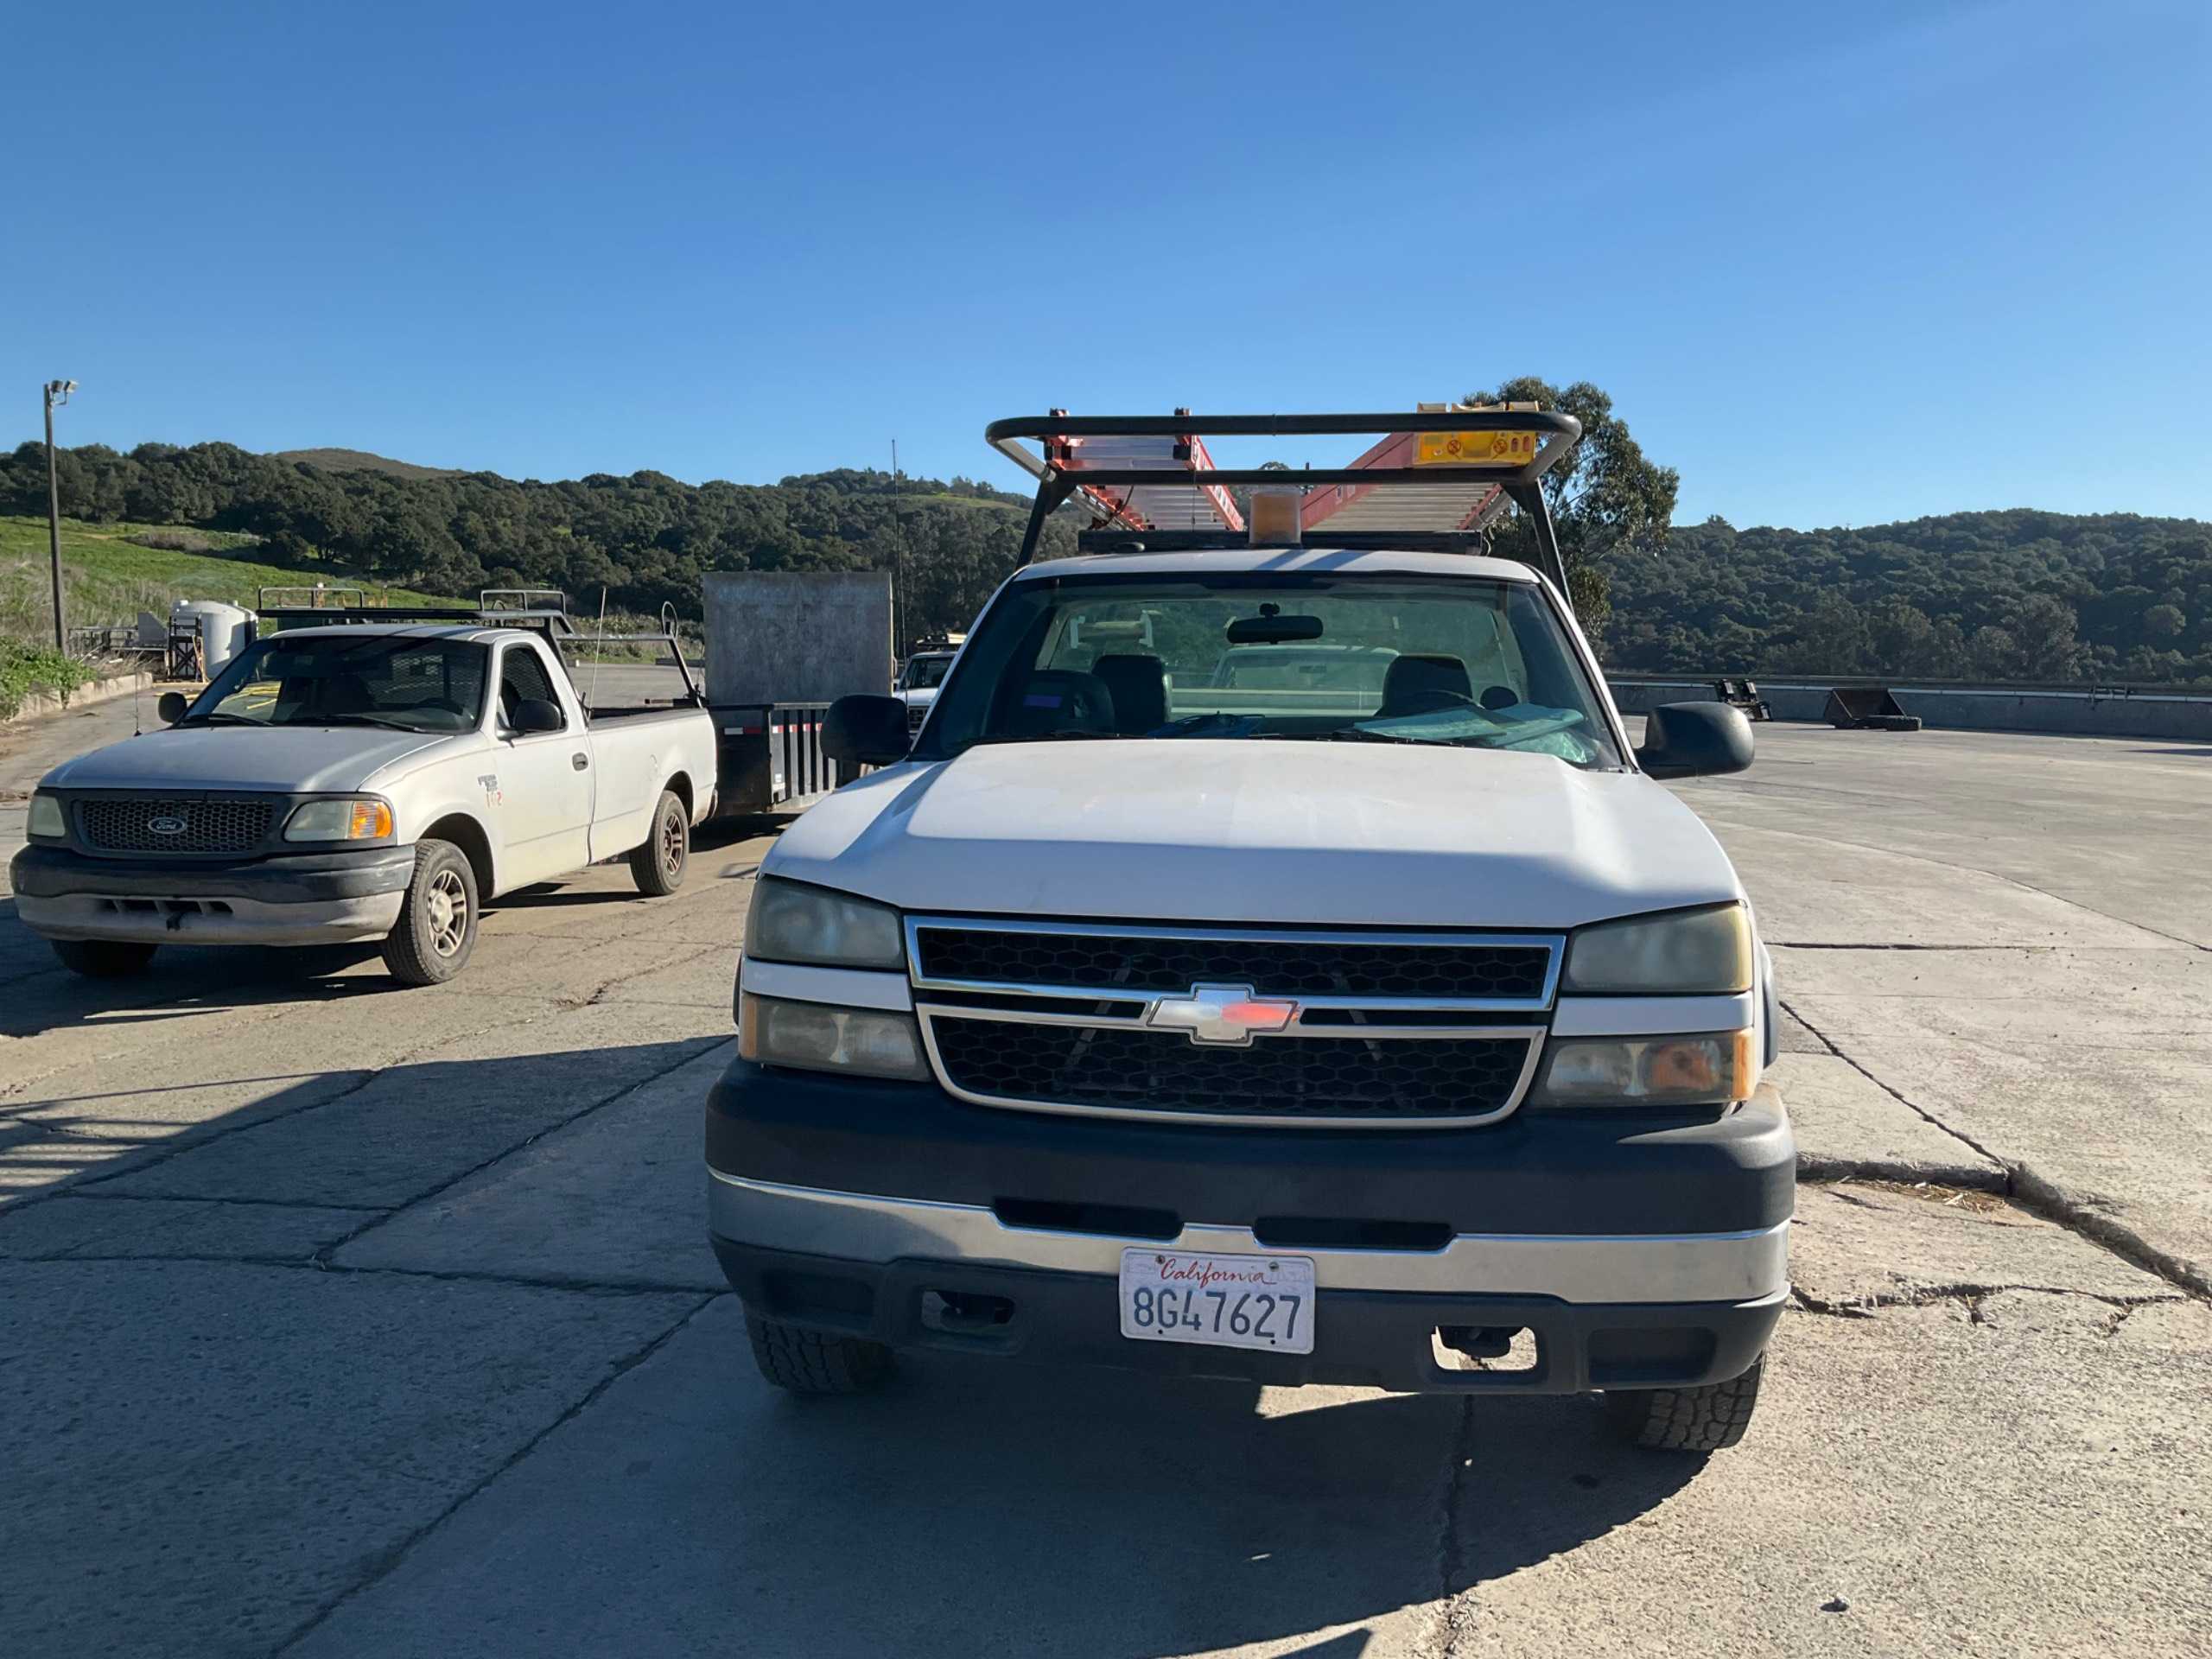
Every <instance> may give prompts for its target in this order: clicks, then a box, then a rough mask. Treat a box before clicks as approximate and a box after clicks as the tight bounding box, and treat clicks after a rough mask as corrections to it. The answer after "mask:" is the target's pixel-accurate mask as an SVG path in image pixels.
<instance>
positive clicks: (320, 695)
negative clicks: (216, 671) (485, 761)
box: [180, 633, 487, 732]
mask: <svg viewBox="0 0 2212 1659" xmlns="http://www.w3.org/2000/svg"><path fill="white" fill-rule="evenodd" d="M486 657H487V652H486V648H485V647H484V646H482V645H476V644H474V643H472V642H469V641H466V640H456V639H423V638H420V637H418V636H414V635H409V634H390V633H365V634H359V635H354V636H340V635H331V634H317V635H314V636H312V637H309V638H305V639H302V638H299V637H297V636H293V637H291V638H287V637H286V636H284V635H283V634H278V635H276V636H275V637H274V638H271V639H262V640H257V641H256V642H255V643H254V644H253V645H249V646H248V647H247V648H246V649H245V651H244V652H241V653H240V654H239V656H238V658H237V660H236V661H234V662H232V664H231V665H230V666H229V667H228V668H226V669H225V670H224V671H223V672H222V674H221V675H220V676H219V677H218V678H217V679H216V680H215V682H214V683H213V684H212V685H210V686H209V687H208V688H207V690H205V691H202V692H201V693H200V696H199V697H198V698H197V699H196V700H194V702H193V705H192V708H191V709H190V710H189V711H188V713H187V714H186V715H185V717H184V719H183V721H181V722H180V723H181V724H183V725H187V726H200V725H212V726H386V727H390V728H392V729H394V730H396V731H404V732H465V731H468V730H470V729H472V728H474V726H475V725H476V723H477V719H478V716H479V715H481V714H482V712H483V709H484V676H485V671H486Z"/></svg>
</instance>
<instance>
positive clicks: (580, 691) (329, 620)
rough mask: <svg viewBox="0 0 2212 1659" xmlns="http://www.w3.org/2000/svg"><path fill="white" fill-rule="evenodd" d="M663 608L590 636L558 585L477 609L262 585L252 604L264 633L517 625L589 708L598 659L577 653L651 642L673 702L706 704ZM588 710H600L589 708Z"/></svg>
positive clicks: (491, 600) (498, 598)
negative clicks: (561, 669)
mask: <svg viewBox="0 0 2212 1659" xmlns="http://www.w3.org/2000/svg"><path fill="white" fill-rule="evenodd" d="M661 612H662V615H661V623H662V626H661V627H660V629H659V630H658V632H646V633H601V632H591V633H586V632H584V631H583V630H582V629H581V628H579V627H577V626H576V624H575V618H573V617H572V616H570V615H569V596H568V595H567V594H564V593H563V592H562V591H561V590H560V589H559V588H484V589H482V590H481V591H480V593H479V594H478V595H477V602H476V603H475V604H474V605H473V606H470V605H388V604H385V603H383V602H381V601H372V599H371V598H370V597H369V596H368V595H367V594H365V593H364V592H363V590H362V589H360V588H262V589H261V591H260V593H259V594H258V596H257V603H256V605H255V607H254V613H255V616H256V618H257V622H258V625H259V629H260V632H264V633H273V632H280V631H282V630H283V629H286V628H301V627H315V628H324V627H334V626H340V625H342V624H346V623H358V624H362V625H374V624H379V623H381V624H392V623H408V622H416V623H421V624H422V625H423V626H426V627H432V626H442V627H463V626H470V625H474V626H479V627H489V628H519V629H522V630H524V632H530V633H535V634H537V635H538V636H539V637H540V638H541V639H543V640H544V641H545V643H546V644H547V645H550V647H552V649H553V652H554V653H555V654H556V656H558V657H559V658H560V659H561V661H562V662H563V664H565V665H566V666H567V667H568V670H569V679H570V680H571V681H575V682H577V683H576V692H577V696H579V697H580V698H581V699H582V700H583V701H584V702H585V703H586V704H587V705H588V704H589V702H590V681H589V679H588V678H586V679H584V680H582V681H577V676H578V674H579V673H580V672H582V671H583V670H585V669H588V668H590V667H591V666H592V665H593V664H592V659H591V658H586V659H585V660H583V661H582V662H579V661H577V660H576V659H575V658H576V655H577V654H578V653H581V652H594V655H595V654H596V653H597V650H598V648H599V647H601V646H606V645H651V646H654V647H656V648H657V649H658V650H660V651H665V652H667V653H668V654H669V656H670V657H671V658H673V659H674V663H673V665H674V667H675V668H676V670H677V672H678V673H679V674H681V675H682V676H683V696H677V697H670V698H668V699H666V700H665V701H666V702H668V703H669V705H670V706H671V707H673V708H704V707H705V706H706V702H707V699H706V695H705V693H703V692H702V691H701V690H700V689H699V682H698V677H696V675H694V674H693V673H692V671H691V664H690V663H689V662H688V661H686V660H685V658H684V656H683V639H682V638H681V637H680V636H679V635H678V633H677V627H676V615H675V612H674V609H673V607H669V606H665V605H664V606H663V607H661ZM584 712H585V713H586V714H591V713H593V712H594V710H593V709H591V708H589V707H588V706H587V707H586V709H585V711H584Z"/></svg>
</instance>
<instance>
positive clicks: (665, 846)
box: [660, 807, 683, 875]
mask: <svg viewBox="0 0 2212 1659" xmlns="http://www.w3.org/2000/svg"><path fill="white" fill-rule="evenodd" d="M660 867H661V868H662V869H663V870H664V871H665V872H667V873H668V874H670V875H674V874H676V873H677V871H679V870H681V869H682V868H683V812H682V811H681V810H677V809H676V808H673V807H671V809H669V811H668V813H667V815H666V816H665V817H663V818H662V819H661V821H660Z"/></svg>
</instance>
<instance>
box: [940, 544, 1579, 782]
mask: <svg viewBox="0 0 2212 1659" xmlns="http://www.w3.org/2000/svg"><path fill="white" fill-rule="evenodd" d="M960 664H961V665H960V670H959V671H958V673H957V674H956V675H955V676H954V677H952V680H951V682H950V683H949V684H948V685H947V687H946V688H945V690H944V691H943V692H941V693H940V694H939V695H938V701H937V705H936V712H935V714H934V715H933V716H932V717H931V721H930V723H929V726H928V728H927V729H926V731H925V734H924V745H923V747H921V748H920V749H918V750H917V753H918V755H919V756H920V757H921V758H923V759H942V758H944V757H945V756H947V755H951V754H957V753H959V752H961V751H962V750H963V749H966V748H969V747H972V746H974V745H976V744H978V743H1008V742H1052V741H1069V742H1071V741H1080V740H1083V739H1095V738H1100V737H1125V738H1154V739H1162V740H1169V739H1176V738H1186V737H1200V738H1233V739H1249V740H1255V741H1258V740H1276V741H1310V742H1320V741H1342V742H1376V743H1427V744H1432V745H1436V746H1440V747H1443V746H1449V747H1469V748H1490V749H1519V750H1523V751H1527V752H1531V753H1542V754H1549V755H1553V756H1555V757H1557V758H1558V759H1560V760H1564V761H1566V762H1567V764H1568V765H1570V766H1580V767H1594V766H1619V765H1621V764H1622V762H1621V759H1620V756H1619V753H1618V750H1617V748H1616V747H1615V745H1614V742H1613V738H1612V734H1611V730H1610V729H1609V728H1608V726H1607V723H1606V721H1605V717H1604V715H1603V713H1602V712H1601V711H1602V708H1603V705H1602V703H1601V702H1599V698H1598V696H1596V694H1595V692H1594V691H1593V690H1592V687H1591V685H1590V683H1589V681H1588V678H1587V677H1586V675H1585V674H1584V672H1583V671H1582V669H1581V666H1580V662H1579V660H1578V658H1577V656H1576V654H1575V652H1574V651H1573V647H1572V645H1570V643H1569V641H1568V639H1567V633H1566V631H1565V630H1564V628H1563V627H1562V626H1560V620H1559V619H1558V617H1557V616H1556V614H1554V612H1553V610H1552V607H1551V606H1550V604H1549V602H1548V601H1547V600H1546V599H1545V598H1544V597H1543V594H1542V591H1541V589H1540V588H1536V587H1535V586H1534V585H1533V584H1531V583H1528V582H1497V581H1492V580H1486V579H1475V578H1460V577H1422V576H1389V577H1385V576H1339V575H1309V574H1305V573H1290V572H1285V573H1275V572H1266V571H1260V572H1253V573H1250V574H1247V575H1234V576H1218V577H1207V578H1205V579H1203V580H1199V579H1163V578H1161V577H1159V576H1116V575H1084V576H1069V577H1064V578H1051V577H1046V578H1039V579H1035V580H1032V581H1028V582H1017V583H1015V584H1014V586H1012V587H1010V588H1007V590H1006V591H1005V592H1003V593H1002V594H1001V595H1000V596H999V598H998V599H997V600H996V601H994V603H993V604H992V605H991V607H990V608H989V609H988V612H986V613H985V614H984V616H983V617H982V620H981V622H980V623H979V624H978V626H977V628H976V634H975V637H974V638H972V639H969V642H968V648H967V651H966V652H965V654H964V655H963V657H962V658H961V659H960Z"/></svg>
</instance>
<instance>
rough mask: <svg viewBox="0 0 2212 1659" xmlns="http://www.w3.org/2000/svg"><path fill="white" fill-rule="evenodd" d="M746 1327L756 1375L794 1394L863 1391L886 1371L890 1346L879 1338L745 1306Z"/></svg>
mask: <svg viewBox="0 0 2212 1659" xmlns="http://www.w3.org/2000/svg"><path fill="white" fill-rule="evenodd" d="M745 1329H746V1333H747V1335H748V1336H750V1337H751V1338H753V1363H754V1364H756V1365H758V1366H759V1367H760V1375H761V1376H765V1377H766V1378H767V1379H768V1380H769V1381H770V1382H771V1383H774V1384H775V1385H776V1386H777V1387H778V1388H779V1389H789V1390H790V1391H791V1393H793V1394H866V1393H868V1391H869V1390H870V1389H875V1388H879V1387H880V1386H881V1385H882V1383H883V1381H884V1379H885V1378H887V1377H888V1376H890V1375H891V1351H890V1350H889V1349H888V1348H887V1347H885V1346H884V1345H883V1344H881V1343H880V1342H868V1341H865V1340H863V1339H862V1338H859V1337H837V1336H829V1335H826V1334H824V1333H823V1332H819V1331H809V1330H807V1329H805V1328H804V1326H802V1325H786V1324H785V1323H784V1322H783V1321H782V1320H781V1319H763V1318H761V1317H760V1315H759V1314H757V1313H751V1312H749V1311H748V1312H747V1314H746V1316H745Z"/></svg>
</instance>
